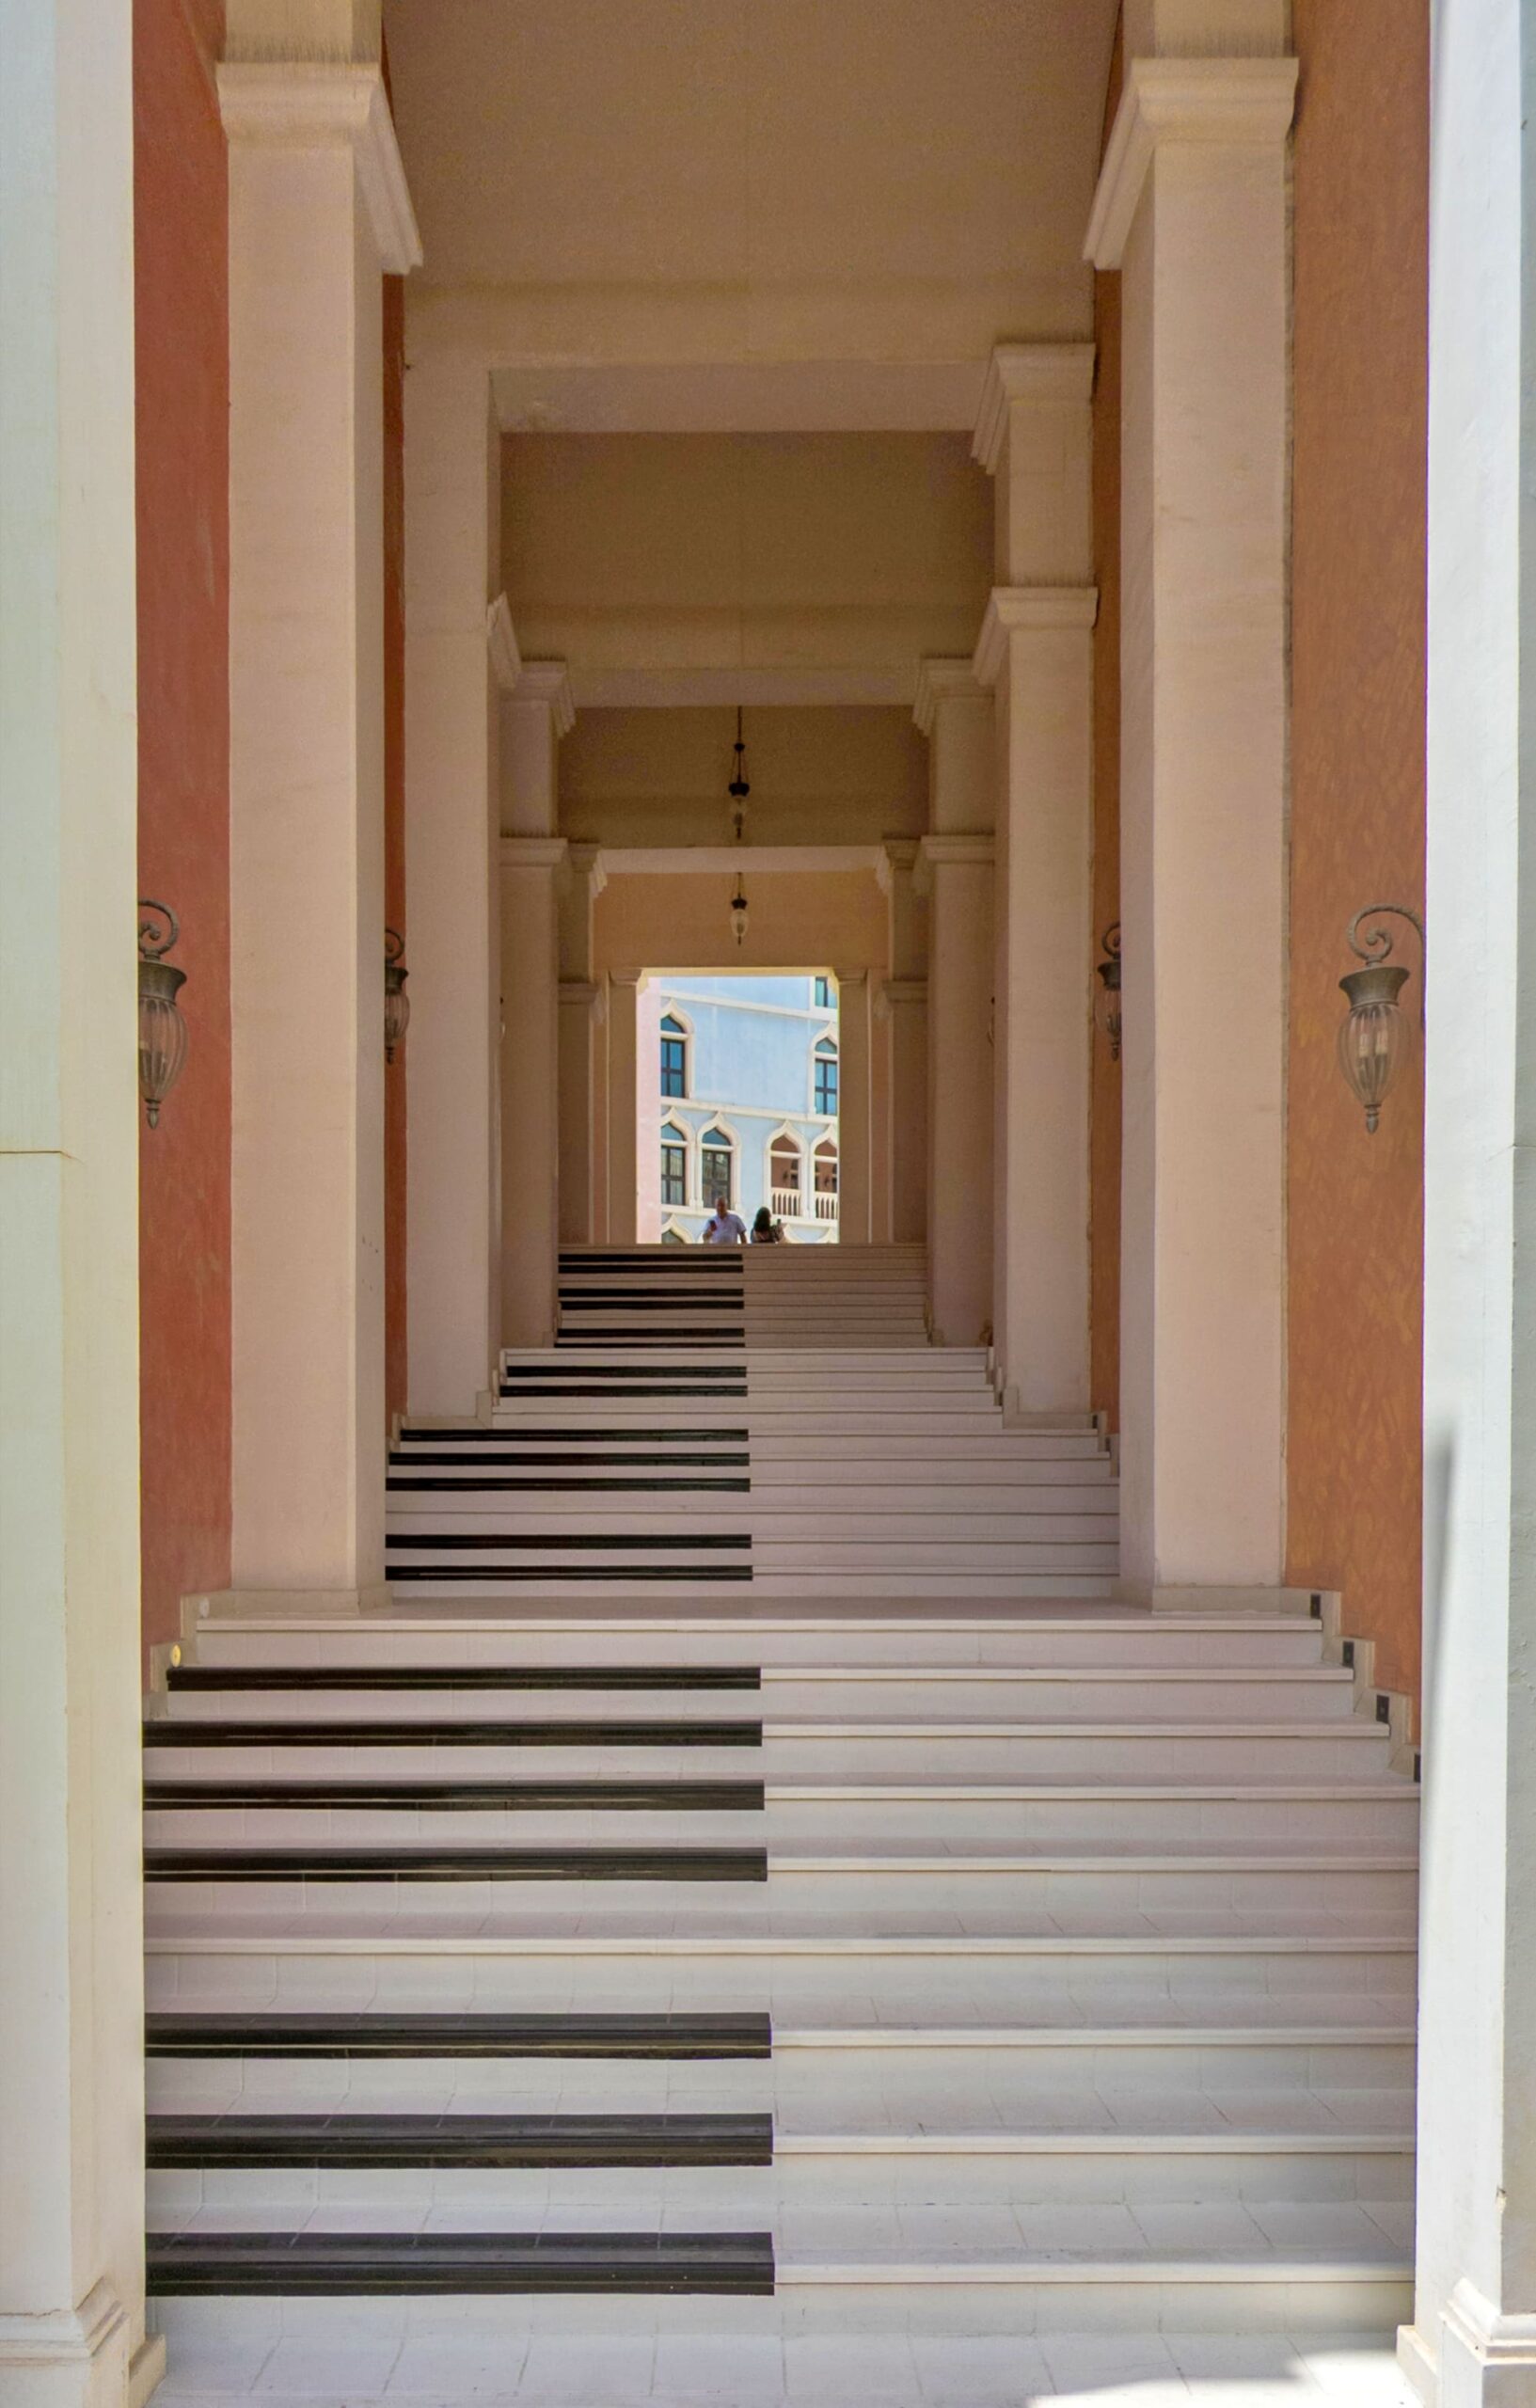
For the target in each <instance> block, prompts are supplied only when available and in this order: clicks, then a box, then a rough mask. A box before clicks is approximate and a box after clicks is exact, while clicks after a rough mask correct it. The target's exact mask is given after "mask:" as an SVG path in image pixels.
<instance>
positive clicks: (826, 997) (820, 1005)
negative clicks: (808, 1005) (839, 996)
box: [811, 977, 832, 1012]
mask: <svg viewBox="0 0 1536 2408" xmlns="http://www.w3.org/2000/svg"><path fill="white" fill-rule="evenodd" d="M811 1000H812V1002H813V1003H814V1004H815V1006H816V1009H817V1011H818V1012H825V1011H831V1005H832V982H831V979H830V978H827V977H820V978H816V979H813V981H812V984H811Z"/></svg>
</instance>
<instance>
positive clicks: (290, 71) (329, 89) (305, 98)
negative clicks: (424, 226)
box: [217, 59, 421, 276]
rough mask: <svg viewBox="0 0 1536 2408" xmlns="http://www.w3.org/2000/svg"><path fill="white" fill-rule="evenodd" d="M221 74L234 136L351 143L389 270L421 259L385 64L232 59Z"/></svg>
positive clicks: (308, 144) (403, 271) (285, 143)
mask: <svg viewBox="0 0 1536 2408" xmlns="http://www.w3.org/2000/svg"><path fill="white" fill-rule="evenodd" d="M217 74H218V104H219V114H220V116H221V117H222V118H223V120H224V131H225V134H226V135H227V137H228V139H229V140H230V143H231V144H232V143H236V142H249V143H262V144H268V145H271V146H273V147H275V148H281V149H286V150H316V149H321V148H325V147H328V146H330V145H332V144H341V143H346V144H348V145H349V146H350V147H351V150H352V152H353V156H354V158H355V159H356V166H357V182H358V186H359V189H360V190H361V193H362V196H363V203H364V206H365V207H366V209H367V211H368V217H369V223H370V225H371V226H372V230H373V240H374V243H375V244H376V246H377V247H378V254H379V264H380V266H381V267H382V268H383V269H384V270H385V273H386V274H387V275H388V276H405V275H407V274H408V273H409V271H410V270H411V269H412V268H413V267H420V264H421V237H420V232H419V230H418V229H417V223H416V212H415V210H414V209H413V208H412V207H411V196H410V188H409V186H408V185H407V183H406V182H405V169H404V165H403V164H402V161H401V156H400V145H399V143H398V142H397V141H396V139H395V125H394V119H393V118H392V117H391V116H390V114H389V103H388V97H387V95H386V93H385V89H384V77H383V75H382V74H381V73H380V71H379V70H378V68H377V67H375V66H370V65H362V66H359V65H354V64H347V63H345V62H339V63H338V64H336V65H335V66H328V65H317V64H315V63H314V62H312V61H310V60H286V59H284V60H274V61H272V62H270V63H269V62H266V61H257V60H253V59H226V60H225V61H224V62H223V64H222V65H221V66H220V67H219V69H218V71H217Z"/></svg>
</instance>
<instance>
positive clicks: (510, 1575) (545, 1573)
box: [388, 1563, 752, 1583]
mask: <svg viewBox="0 0 1536 2408" xmlns="http://www.w3.org/2000/svg"><path fill="white" fill-rule="evenodd" d="M388 1575H389V1578H390V1579H391V1580H392V1581H394V1580H505V1581H512V1580H529V1581H534V1580H537V1581H542V1582H545V1583H549V1582H552V1581H556V1580H622V1581H626V1582H627V1581H633V1580H750V1579H751V1578H752V1566H751V1564H750V1563H743V1564H734V1563H714V1564H710V1563H699V1564H688V1563H591V1564H587V1563H530V1564H518V1563H391V1564H389V1565H388Z"/></svg>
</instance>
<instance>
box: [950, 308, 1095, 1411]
mask: <svg viewBox="0 0 1536 2408" xmlns="http://www.w3.org/2000/svg"><path fill="white" fill-rule="evenodd" d="M1092 387H1093V347H1092V345H1091V344H1089V343H1043V344H1026V343H1008V344H1003V345H1000V346H999V348H998V349H997V350H996V351H995V352H994V353H993V355H992V360H991V367H990V373H989V375H988V379H987V385H986V388H985V390H984V393H983V397H982V408H981V415H980V419H979V421H978V424H977V428H976V437H975V445H974V449H975V452H976V456H977V458H978V459H979V460H980V461H981V464H982V466H983V467H985V468H987V469H988V471H989V472H990V474H991V476H992V477H993V478H994V480H995V487H996V512H995V527H996V537H995V548H994V559H995V573H996V577H997V585H996V587H995V589H994V591H993V594H992V597H991V601H990V604H989V606H988V610H987V616H986V620H985V622H984V624H983V626H982V630H981V636H980V639H979V641H978V642H977V645H976V653H975V660H974V672H975V676H976V679H977V682H978V683H979V684H981V685H984V686H988V687H990V688H992V689H994V690H995V697H996V712H995V736H996V743H997V877H996V889H995V932H994V943H995V947H996V973H995V982H994V991H995V997H996V1008H995V1020H994V1025H995V1039H996V1042H995V1054H994V1063H993V1069H994V1076H995V1082H996V1084H995V1114H996V1128H995V1136H994V1155H993V1162H994V1180H995V1185H996V1192H997V1221H996V1243H995V1247H994V1253H993V1266H992V1323H993V1341H994V1344H995V1346H996V1349H997V1362H998V1376H999V1379H1000V1381H1001V1384H1002V1387H1003V1397H1004V1402H1005V1405H1006V1407H1007V1408H1008V1409H1009V1410H1010V1411H1012V1412H1019V1413H1024V1414H1029V1413H1041V1412H1043V1413H1063V1412H1067V1413H1071V1412H1085V1411H1086V1409H1087V1405H1088V1401H1089V1399H1088V1126H1089V1080H1090V1073H1091V1069H1092V1056H1091V1052H1090V1040H1091V1037H1092V1005H1091V997H1090V994H1089V983H1088V982H1089V978H1090V976H1091V962H1092V957H1091V940H1092V929H1091V917H1092V897H1091V892H1090V881H1091V870H1092V857H1093V726H1092V715H1093V642H1092V629H1093V621H1094V613H1095V610H1096V608H1097V596H1096V595H1095V593H1094V590H1093V587H1092V585H1091V583H1090V582H1089V579H1090V578H1091V576H1092V562H1093V547H1092V475H1091V459H1092V425H1091V419H1090V400H1091V394H1092Z"/></svg>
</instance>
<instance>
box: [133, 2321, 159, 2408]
mask: <svg viewBox="0 0 1536 2408" xmlns="http://www.w3.org/2000/svg"><path fill="white" fill-rule="evenodd" d="M165 2375H166V2337H165V2335H164V2333H147V2334H146V2335H145V2337H144V2338H143V2340H142V2341H141V2342H140V2343H139V2345H138V2348H137V2349H136V2350H135V2352H134V2354H133V2356H132V2358H131V2359H130V2360H129V2362H128V2408H144V2402H145V2401H146V2400H148V2399H149V2397H150V2393H151V2391H153V2390H154V2389H155V2388H156V2387H157V2385H158V2384H161V2383H163V2382H164V2381H165Z"/></svg>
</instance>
